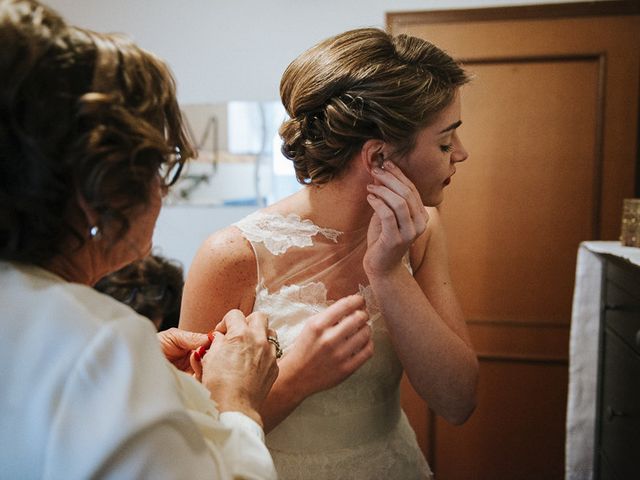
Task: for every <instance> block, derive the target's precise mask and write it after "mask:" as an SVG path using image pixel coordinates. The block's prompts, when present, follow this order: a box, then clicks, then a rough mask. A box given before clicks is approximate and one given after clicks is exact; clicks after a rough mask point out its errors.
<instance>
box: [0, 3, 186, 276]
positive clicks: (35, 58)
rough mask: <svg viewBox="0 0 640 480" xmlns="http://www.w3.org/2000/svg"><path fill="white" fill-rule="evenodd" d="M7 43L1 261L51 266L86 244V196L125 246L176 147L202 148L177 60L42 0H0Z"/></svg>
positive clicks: (0, 79)
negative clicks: (135, 216) (83, 23)
mask: <svg viewBox="0 0 640 480" xmlns="http://www.w3.org/2000/svg"><path fill="white" fill-rule="evenodd" d="M0 45H2V47H1V48H0V258H2V259H5V260H16V261H22V262H26V263H36V264H42V263H45V262H46V261H48V260H49V259H51V258H52V257H53V256H55V255H57V254H59V253H60V252H61V251H62V250H69V249H70V248H72V247H70V246H69V244H68V242H69V241H72V240H74V239H75V240H77V242H75V244H76V246H80V245H82V244H83V242H85V241H87V239H88V229H89V226H88V225H87V226H86V228H85V227H81V226H77V223H78V220H76V222H75V223H76V226H75V227H74V226H72V225H71V223H72V222H69V218H70V215H72V214H73V211H75V212H76V216H77V212H78V207H77V205H78V198H82V199H83V200H84V201H85V202H86V204H87V205H88V206H89V207H91V208H92V209H93V211H95V212H96V213H97V215H98V226H99V227H100V229H101V230H102V231H108V232H111V233H112V235H113V241H114V242H115V241H116V240H117V238H119V237H121V236H122V235H124V234H125V233H126V232H127V231H128V229H129V227H130V224H129V219H130V218H131V214H132V212H134V211H138V210H140V209H142V208H144V207H145V206H146V205H147V204H148V203H149V201H150V198H151V196H150V194H151V192H152V190H151V188H152V186H153V185H154V180H155V178H156V176H157V174H158V169H159V167H160V166H161V165H162V164H166V163H170V162H175V161H177V159H176V156H175V155H174V153H175V151H176V148H178V149H179V150H180V154H181V157H182V160H181V161H184V160H186V159H188V158H190V157H193V156H194V150H193V148H192V146H191V144H190V142H189V140H188V137H187V135H186V132H185V128H184V125H183V121H182V118H181V114H180V110H179V107H178V104H177V101H176V93H175V84H174V81H173V78H172V76H171V74H170V72H169V70H168V68H167V66H166V65H165V64H164V63H163V62H162V61H161V60H159V59H158V58H157V57H155V56H154V55H152V54H151V53H149V52H146V51H144V50H142V49H141V48H139V47H137V46H136V45H134V44H133V43H132V42H131V41H129V40H127V39H126V38H123V37H118V36H112V35H104V34H99V33H95V32H91V31H87V30H83V29H79V28H74V27H70V26H67V25H66V24H65V23H64V21H63V20H62V19H61V18H60V17H59V16H58V15H57V14H56V13H55V12H53V11H52V10H50V9H48V8H47V7H44V6H43V5H41V4H39V3H38V2H36V1H33V0H0ZM79 228H82V229H81V230H79Z"/></svg>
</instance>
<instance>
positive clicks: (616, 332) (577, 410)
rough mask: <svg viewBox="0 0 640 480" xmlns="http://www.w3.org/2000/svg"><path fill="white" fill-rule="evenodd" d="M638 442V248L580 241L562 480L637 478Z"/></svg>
mask: <svg viewBox="0 0 640 480" xmlns="http://www.w3.org/2000/svg"><path fill="white" fill-rule="evenodd" d="M639 438H640V249H638V248H630V247H623V246H621V245H620V243H619V242H583V243H582V244H581V246H580V249H579V251H578V262H577V268H576V282H575V290H574V297H573V308H572V320H571V340H570V358H569V398H568V403H567V428H566V477H565V478H566V479H567V480H583V479H585V480H586V479H591V478H595V479H599V478H600V479H607V480H608V479H619V480H626V479H627V478H636V477H637V476H638V468H637V466H636V465H634V463H637V458H640V441H638V439H639ZM594 474H595V475H594Z"/></svg>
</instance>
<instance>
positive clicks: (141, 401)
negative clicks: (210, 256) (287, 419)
mask: <svg viewBox="0 0 640 480" xmlns="http://www.w3.org/2000/svg"><path fill="white" fill-rule="evenodd" d="M125 320H126V321H120V322H110V323H109V324H107V325H105V326H104V327H102V328H100V330H99V331H98V332H97V334H96V335H95V336H94V337H93V338H92V340H91V342H90V343H89V344H88V345H87V346H86V348H85V350H84V352H83V353H82V356H81V358H80V359H79V360H78V363H77V365H76V367H75V368H74V369H73V371H71V372H69V375H68V378H67V381H66V383H65V386H64V389H63V391H62V392H61V395H60V399H59V401H58V402H56V405H55V406H52V408H54V409H55V414H54V415H55V417H54V418H55V420H54V422H53V424H52V428H51V431H50V434H49V439H48V442H47V448H46V454H45V456H46V458H45V461H44V475H43V477H44V478H113V479H121V478H153V479H175V478H214V479H232V478H247V479H269V480H271V479H273V478H275V473H274V471H272V470H270V469H268V468H267V469H266V470H265V471H263V472H260V471H256V468H254V464H255V465H258V463H260V461H261V462H262V464H263V465H269V464H270V465H271V466H273V463H272V460H271V457H270V456H269V453H268V451H267V450H266V447H265V446H264V444H263V443H262V441H261V436H262V434H261V433H260V434H259V435H258V436H256V431H255V428H254V427H257V425H255V424H254V425H253V427H249V426H248V425H246V424H244V425H243V423H242V421H240V422H233V425H229V426H230V427H232V428H231V429H230V430H229V429H228V426H226V425H222V424H221V422H220V421H219V420H218V419H215V418H214V419H213V420H212V421H211V423H210V427H211V429H212V430H218V433H216V434H214V435H212V436H209V437H208V438H205V437H204V436H203V434H202V432H201V429H199V427H198V426H197V425H196V422H194V419H193V415H191V414H190V412H189V411H188V409H187V407H186V406H185V404H184V401H183V397H182V394H181V392H180V391H179V385H178V383H177V382H176V381H175V376H174V375H172V374H171V368H172V367H169V366H168V362H167V361H166V360H165V359H164V357H163V356H162V353H161V352H160V348H159V346H158V344H157V340H156V336H155V335H154V334H153V329H152V326H151V323H148V324H147V323H145V322H139V321H138V320H139V319H134V318H128V319H125ZM211 404H212V405H213V403H211ZM214 410H215V406H214ZM247 420H249V419H247ZM249 421H250V420H249ZM258 428H259V427H258ZM244 452H249V455H250V456H253V455H255V457H256V459H255V460H258V461H257V462H254V463H248V466H247V467H246V468H247V472H246V473H247V476H246V477H242V476H237V475H236V472H239V474H244V471H243V468H244V465H242V463H243V461H244ZM265 455H266V456H265ZM252 462H253V460H252ZM272 468H273V467H272Z"/></svg>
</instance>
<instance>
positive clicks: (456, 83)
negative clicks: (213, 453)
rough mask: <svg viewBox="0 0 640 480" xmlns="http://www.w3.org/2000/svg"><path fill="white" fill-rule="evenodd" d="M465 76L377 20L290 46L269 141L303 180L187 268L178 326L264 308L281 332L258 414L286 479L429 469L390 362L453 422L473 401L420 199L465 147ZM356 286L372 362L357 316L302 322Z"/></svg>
mask: <svg viewBox="0 0 640 480" xmlns="http://www.w3.org/2000/svg"><path fill="white" fill-rule="evenodd" d="M467 81H468V77H467V74H466V73H465V71H464V70H463V69H462V67H461V66H460V65H459V64H458V63H456V62H455V61H454V60H453V59H452V58H451V57H450V56H449V55H447V54H446V53H445V52H443V51H442V50H440V49H439V48H438V47H436V46H435V45H432V44H431V43H429V42H427V41H425V40H422V39H419V38H415V37H410V36H406V35H399V36H392V35H389V34H387V33H385V32H383V31H381V30H378V29H358V30H353V31H349V32H345V33H342V34H340V35H337V36H335V37H332V38H329V39H327V40H325V41H323V42H321V43H319V44H318V45H316V46H315V47H313V48H311V49H310V50H308V51H306V52H304V53H303V54H302V55H300V56H299V57H298V58H296V59H295V60H294V61H293V62H292V63H291V64H290V65H289V67H288V68H287V69H286V71H285V73H284V75H283V77H282V81H281V84H280V94H281V97H282V101H283V104H284V106H285V108H286V110H287V113H288V114H289V116H290V119H288V120H287V121H286V122H285V123H284V124H283V125H282V127H281V129H280V134H281V136H282V139H283V148H282V150H283V152H284V154H285V155H286V156H287V157H288V158H289V159H290V160H291V161H292V162H293V165H294V167H295V170H296V174H297V177H298V180H299V181H300V182H301V183H303V184H305V185H306V187H305V188H303V189H302V190H300V191H299V192H298V193H296V194H294V195H292V196H290V197H288V198H285V199H284V200H282V201H280V202H278V203H276V204H274V205H272V206H269V207H268V208H266V209H264V210H262V211H259V212H256V213H254V214H252V215H250V216H249V217H247V218H245V219H243V220H241V221H240V222H238V223H237V224H236V225H235V226H232V227H229V228H227V229H225V230H223V231H221V232H218V233H216V234H214V235H213V236H212V237H211V238H210V239H209V240H207V242H206V243H205V245H204V247H203V248H202V249H201V250H200V252H199V254H198V256H197V257H196V259H195V261H194V262H193V266H192V269H191V270H190V272H189V275H188V277H187V282H186V285H185V292H184V297H183V308H182V318H181V325H182V326H185V327H186V328H189V329H193V330H200V331H206V330H207V329H210V328H211V327H212V324H211V318H215V315H214V316H213V317H211V316H206V315H205V314H204V313H205V312H207V313H210V312H223V311H225V310H226V309H228V308H240V309H242V310H243V311H244V312H245V313H247V314H248V313H250V312H252V311H254V310H261V311H264V312H267V313H269V315H270V322H271V323H270V324H271V326H272V327H273V328H274V329H276V330H277V331H278V334H279V336H280V339H281V341H282V343H283V347H284V356H283V358H282V360H281V362H280V364H279V366H280V375H279V377H278V380H277V381H276V383H275V385H274V387H273V389H272V391H271V392H270V394H269V396H268V398H267V400H266V401H265V403H264V406H263V409H262V413H263V416H264V419H265V424H266V426H267V430H269V429H272V430H271V431H270V433H269V434H268V435H267V440H266V441H267V445H268V446H269V448H270V450H271V453H272V454H273V457H274V461H275V463H276V468H277V469H278V473H279V474H280V476H281V478H282V479H297V480H300V479H316V478H331V479H333V480H337V479H362V480H364V479H367V480H373V479H389V478H398V479H400V478H401V479H403V480H409V479H411V480H417V479H424V478H429V477H430V476H431V472H430V469H429V467H428V465H427V463H426V461H425V459H424V458H423V456H422V454H421V452H420V449H419V448H418V444H417V441H416V438H415V435H414V433H413V431H412V430H411V428H410V426H409V424H408V422H407V419H406V417H405V416H404V414H403V413H402V411H401V409H400V405H399V400H398V393H399V383H400V378H401V376H402V372H403V371H405V372H406V374H407V376H408V378H409V380H410V381H411V383H412V385H413V386H414V387H415V389H416V391H417V392H418V393H419V394H420V395H421V396H422V397H423V398H424V399H425V400H426V401H427V402H428V404H429V406H430V407H431V408H432V409H433V410H434V411H435V412H436V413H437V414H438V415H441V416H442V417H443V418H445V419H446V420H448V421H449V422H451V423H454V424H459V423H462V422H464V421H465V420H466V419H467V418H468V417H469V415H470V414H471V412H472V411H473V409H474V406H475V388H476V381H477V376H478V364H477V359H476V356H475V353H474V351H473V348H472V346H471V343H470V340H469V334H468V332H467V327H466V324H465V320H464V316H463V314H462V312H461V309H460V307H459V305H458V302H457V300H456V296H455V293H454V289H453V287H452V285H451V278H450V276H449V270H448V261H447V247H446V240H445V234H444V229H443V226H442V222H441V220H440V218H439V215H438V211H437V209H436V208H433V207H435V206H437V205H438V204H440V203H441V202H442V201H443V198H444V191H445V189H446V187H447V185H449V183H450V182H451V179H452V176H453V174H454V173H455V172H456V169H457V168H458V167H459V166H460V162H462V161H464V160H465V159H466V158H467V152H466V150H465V148H464V146H463V144H462V142H461V140H460V138H459V136H458V133H457V129H458V127H459V126H460V124H461V123H462V122H461V108H460V104H461V97H460V93H461V92H460V89H461V87H462V86H463V85H464V84H465V83H466V82H467ZM211 292H224V294H223V295H211ZM356 292H361V293H362V294H363V295H364V298H365V300H366V308H367V310H368V312H369V315H370V317H371V324H372V330H373V343H374V344H375V354H374V355H373V357H372V358H371V359H370V360H369V358H370V357H371V345H370V343H369V341H368V339H367V331H366V330H365V329H364V328H361V324H358V323H357V322H354V323H353V324H351V325H346V328H343V327H345V322H341V323H340V324H338V325H335V324H328V323H321V322H309V321H307V320H306V317H307V316H308V314H309V312H312V311H317V310H322V309H323V308H326V307H327V306H329V305H332V303H333V302H334V301H336V299H338V298H340V297H342V296H344V295H347V294H351V293H356ZM367 360H368V361H367Z"/></svg>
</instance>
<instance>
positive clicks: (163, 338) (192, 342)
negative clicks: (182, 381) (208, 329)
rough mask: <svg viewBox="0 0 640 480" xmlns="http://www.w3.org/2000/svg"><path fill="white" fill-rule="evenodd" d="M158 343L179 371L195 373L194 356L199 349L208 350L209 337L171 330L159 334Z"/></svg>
mask: <svg viewBox="0 0 640 480" xmlns="http://www.w3.org/2000/svg"><path fill="white" fill-rule="evenodd" d="M157 335H158V342H160V348H161V349H162V353H164V356H165V357H167V360H169V361H170V362H171V363H172V364H173V365H174V366H175V367H176V368H177V369H178V370H182V371H183V372H187V373H191V374H192V373H194V370H193V368H192V361H191V359H192V356H193V353H194V350H196V349H198V348H208V347H209V345H210V343H211V342H210V340H209V337H207V335H206V334H205V333H195V332H187V331H186V330H180V329H178V328H170V329H169V330H165V331H163V332H158V334H157Z"/></svg>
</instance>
